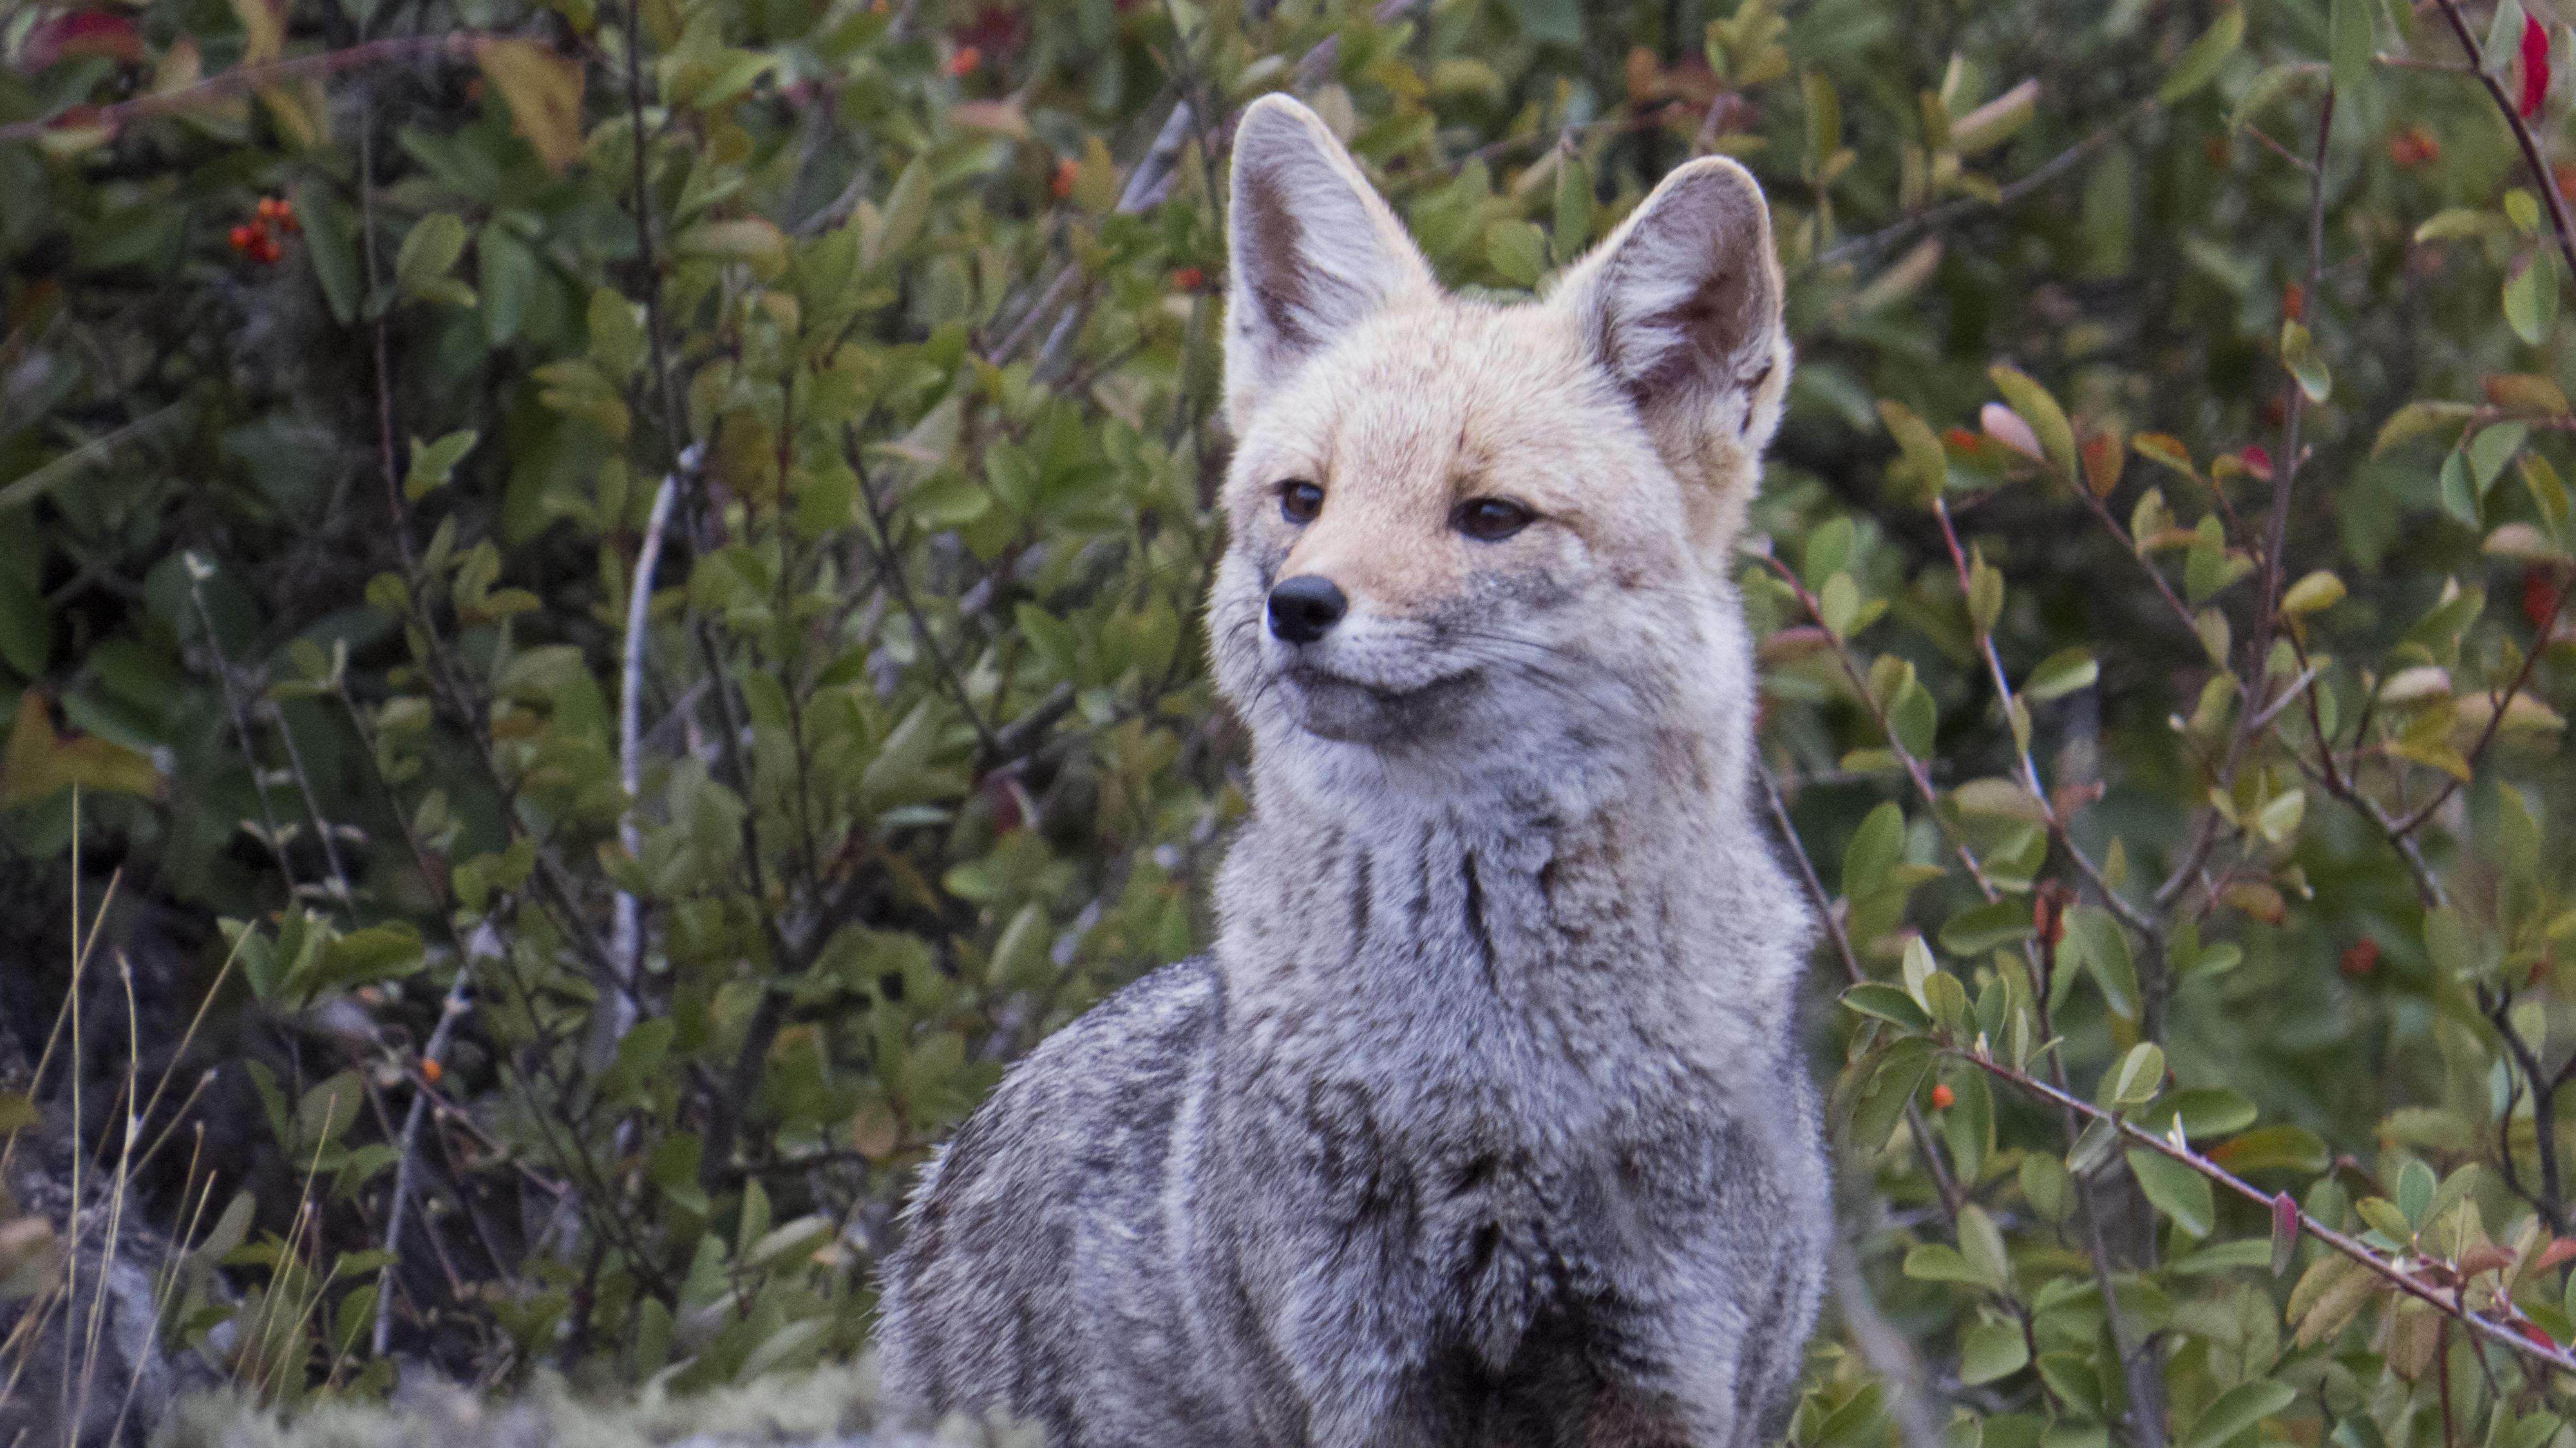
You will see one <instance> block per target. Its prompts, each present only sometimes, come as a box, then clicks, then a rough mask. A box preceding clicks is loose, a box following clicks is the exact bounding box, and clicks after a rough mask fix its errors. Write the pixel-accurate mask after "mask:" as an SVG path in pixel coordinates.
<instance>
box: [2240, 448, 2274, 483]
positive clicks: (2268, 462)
mask: <svg viewBox="0 0 2576 1448" xmlns="http://www.w3.org/2000/svg"><path fill="white" fill-rule="evenodd" d="M2236 460H2237V461H2238V462H2241V463H2243V464H2244V465H2245V471H2247V472H2249V473H2252V474H2253V475H2254V476H2256V477H2258V478H2260V479H2262V480H2263V481H2264V482H2267V483H2268V482H2270V481H2272V453H2271V450H2270V449H2269V448H2266V447H2264V446H2263V445H2262V444H2261V443H2259V442H2249V443H2247V444H2246V445H2245V450H2244V451H2242V452H2240V453H2238V454H2237V455H2236Z"/></svg>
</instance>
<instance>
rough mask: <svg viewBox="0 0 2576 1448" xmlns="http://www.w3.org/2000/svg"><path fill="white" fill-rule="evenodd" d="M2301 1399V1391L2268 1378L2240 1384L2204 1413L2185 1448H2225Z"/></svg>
mask: <svg viewBox="0 0 2576 1448" xmlns="http://www.w3.org/2000/svg"><path fill="white" fill-rule="evenodd" d="M2298 1400H2299V1394H2298V1390H2297V1389H2295V1388H2292V1387H2291V1386H2290V1385H2289V1384H2287V1383H2279V1382H2274V1381H2272V1380H2271V1379H2269V1378H2265V1379H2261V1380H2259V1381H2256V1382H2250V1383H2239V1384H2238V1385H2236V1386H2235V1387H2232V1388H2229V1389H2228V1390H2227V1391H2226V1392H2223V1393H2221V1394H2219V1395H2218V1397H2217V1398H2216V1399H2214V1400H2213V1401H2212V1402H2211V1403H2210V1405H2209V1406H2208V1407H2206V1408H2204V1409H2202V1410H2201V1414H2200V1417H2199V1418H2198V1419H2197V1420H2195V1421H2194V1422H2193V1423H2192V1425H2191V1433H2190V1435H2189V1436H2188V1437H2186V1438H2184V1439H2183V1445H2182V1448H2224V1445H2225V1444H2226V1443H2227V1442H2228V1441H2229V1440H2231V1439H2233V1438H2235V1437H2236V1436H2237V1435H2238V1434H2240V1433H2243V1432H2244V1431H2245V1430H2246V1429H2248V1428H2251V1427H2253V1426H2254V1425H2255V1424H2257V1423H2260V1422H2262V1421H2263V1420H2264V1419H2265V1418H2268V1417H2271V1416H2272V1415H2273V1414H2275V1413H2278V1412H2280V1411H2281V1410H2282V1409H2284V1408H2286V1407H2288V1406H2290V1405H2291V1404H2292V1403H2295V1402H2297V1401H2298Z"/></svg>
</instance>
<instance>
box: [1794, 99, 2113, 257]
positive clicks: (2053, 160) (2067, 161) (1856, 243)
mask: <svg viewBox="0 0 2576 1448" xmlns="http://www.w3.org/2000/svg"><path fill="white" fill-rule="evenodd" d="M2155 108H2156V98H2155V97H2153V96H2148V97H2146V98H2144V99H2142V100H2139V101H2137V102H2136V103H2134V104H2132V105H2131V106H2130V107H2129V108H2128V109H2127V110H2125V111H2122V112H2121V113H2120V114H2119V115H2118V116H2117V117H2116V118H2114V119H2113V120H2111V121H2109V122H2107V123H2105V124H2104V125H2103V126H2102V127H2101V128H2100V129H2098V130H2096V131H2094V132H2093V133H2092V134H2090V135H2088V136H2086V137H2084V139H2082V140H2080V141H2077V142H2076V143H2075V144H2074V145H2071V146H2069V147H2067V148H2066V149H2065V150H2063V151H2060V152H2058V153H2057V154H2056V155H2054V156H2051V157H2049V158H2048V159H2047V160H2045V161H2043V162H2041V163H2040V164H2039V165H2038V166H2036V167H2034V168H2032V170H2031V171H2030V172H2029V173H2028V174H2027V175H2024V176H2021V177H2019V178H2017V179H2015V180H2013V181H2011V182H2008V183H2007V184H2005V185H2004V186H2002V187H2001V188H1999V189H1998V190H1997V191H1996V192H1995V194H1994V196H1993V197H1992V198H1991V199H1989V198H1986V197H1978V196H1964V197H1961V198H1959V199H1958V200H1956V201H1948V202H1944V203H1942V204H1941V205H1939V206H1934V207H1931V208H1929V209H1927V210H1923V211H1918V212H1916V213H1915V214H1914V215H1912V216H1903V217H1899V218H1897V219H1896V220H1895V221H1892V222H1889V223H1888V224H1887V225H1885V226H1882V227H1880V228H1879V229H1878V230H1876V231H1873V232H1869V233H1868V234H1866V235H1862V236H1855V237H1852V238H1850V239H1849V240H1846V241H1842V242H1838V243H1836V244H1834V245H1832V246H1829V247H1827V248H1825V249H1824V251H1823V252H1821V253H1819V254H1818V255H1817V257H1816V265H1818V266H1839V265H1841V264H1842V263H1844V262H1847V261H1858V260H1860V259H1861V258H1863V257H1866V256H1871V255H1874V254H1876V253H1878V252H1882V251H1885V250H1887V249H1889V248H1891V247H1893V246H1895V245H1896V244H1897V243H1899V242H1903V241H1910V240H1912V239H1913V238H1914V236H1915V235H1916V233H1918V232H1925V231H1939V230H1941V229H1943V228H1944V227H1947V226H1949V225H1950V224H1951V223H1952V222H1955V221H1961V220H1964V219H1966V218H1967V217H1970V216H1974V215H1976V214H1977V213H1979V212H1981V211H2001V210H2003V209H2004V208H2005V207H2007V206H2010V205H2012V204H2013V203H2014V202H2017V201H2019V200H2021V199H2022V198H2023V197H2025V196H2028V195H2030V194H2031V193H2032V192H2034V191H2037V190H2039V189H2040V188H2041V187H2043V186H2046V185H2048V184H2049V183H2051V182H2053V181H2055V180H2057V179H2058V178H2059V177H2062V176H2065V175H2067V174H2068V173H2069V172H2072V171H2073V170H2074V169H2075V168H2076V167H2077V166H2079V165H2081V164H2083V162H2084V158H2085V157H2087V156H2090V155H2092V154H2093V153H2094V152H2095V151H2098V150H2100V149H2102V148H2103V147H2104V146H2107V145H2109V144H2110V143H2111V142H2112V141H2114V140H2117V139H2118V138H2119V137H2121V136H2123V135H2126V134H2128V133H2129V132H2131V131H2133V130H2135V129H2136V128H2137V124H2138V122H2140V121H2141V120H2144V119H2145V118H2146V117H2147V116H2148V115H2149V114H2150V113H2152V112H2153V111H2154V110H2155Z"/></svg>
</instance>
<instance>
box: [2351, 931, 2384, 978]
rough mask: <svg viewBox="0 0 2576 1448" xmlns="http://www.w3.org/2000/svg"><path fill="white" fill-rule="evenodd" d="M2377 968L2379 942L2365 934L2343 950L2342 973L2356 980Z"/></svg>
mask: <svg viewBox="0 0 2576 1448" xmlns="http://www.w3.org/2000/svg"><path fill="white" fill-rule="evenodd" d="M2378 968H2379V942H2378V941H2376V940H2373V939H2371V938H2370V937H2369V936H2367V935H2365V936H2363V937H2362V938H2360V939H2359V940H2356V941H2354V942H2353V943H2352V944H2351V945H2349V946H2346V947H2345V948H2344V952H2343V973H2344V974H2346V975H2348V976H2351V977H2353V978H2354V979H2356V980H2358V979H2360V978H2361V977H2363V976H2366V975H2368V974H2370V973H2371V972H2372V971H2374V970H2377V969H2378Z"/></svg>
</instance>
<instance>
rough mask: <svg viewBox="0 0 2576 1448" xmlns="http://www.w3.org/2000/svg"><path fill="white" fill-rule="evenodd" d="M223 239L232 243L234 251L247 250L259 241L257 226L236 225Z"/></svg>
mask: <svg viewBox="0 0 2576 1448" xmlns="http://www.w3.org/2000/svg"><path fill="white" fill-rule="evenodd" d="M225 240H227V241H230V242H231V243H232V246H233V250H235V251H248V250H250V249H251V247H252V246H253V245H255V244H257V243H258V241H259V228H258V227H256V226H236V227H234V228H233V229H232V232H231V234H230V235H229V236H227V237H226V238H225Z"/></svg>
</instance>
